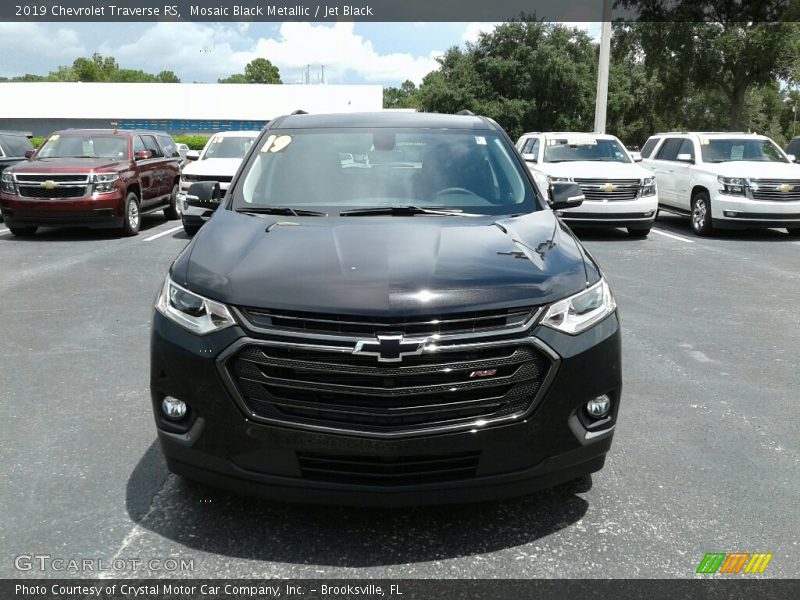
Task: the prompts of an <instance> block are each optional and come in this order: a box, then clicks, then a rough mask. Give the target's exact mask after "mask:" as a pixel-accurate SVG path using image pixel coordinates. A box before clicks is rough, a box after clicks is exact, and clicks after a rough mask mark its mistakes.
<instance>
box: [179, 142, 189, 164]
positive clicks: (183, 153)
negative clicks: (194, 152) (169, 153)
mask: <svg viewBox="0 0 800 600" xmlns="http://www.w3.org/2000/svg"><path fill="white" fill-rule="evenodd" d="M175 146H176V147H177V148H178V154H180V156H181V166H183V165H185V164H186V162H187V158H186V155H187V154H188V153H189V152H190V150H189V146H188V145H187V144H175Z"/></svg>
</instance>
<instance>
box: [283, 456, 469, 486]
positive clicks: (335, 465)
mask: <svg viewBox="0 0 800 600" xmlns="http://www.w3.org/2000/svg"><path fill="white" fill-rule="evenodd" d="M479 459H480V453H479V452H462V453H458V454H447V455H433V456H403V457H376V456H328V455H325V454H305V453H299V452H298V454H297V460H298V462H299V464H300V472H301V475H302V476H303V478H304V479H310V480H313V481H326V482H336V483H349V484H356V485H359V484H360V485H381V486H397V485H414V484H422V483H434V482H442V481H457V480H460V479H469V478H471V477H474V476H475V472H476V471H477V468H478V460H479Z"/></svg>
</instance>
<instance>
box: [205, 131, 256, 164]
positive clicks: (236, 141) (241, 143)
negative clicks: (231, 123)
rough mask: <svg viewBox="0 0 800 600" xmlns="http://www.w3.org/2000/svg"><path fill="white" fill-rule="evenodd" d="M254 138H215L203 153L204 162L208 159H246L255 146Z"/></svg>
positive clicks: (219, 136)
mask: <svg viewBox="0 0 800 600" xmlns="http://www.w3.org/2000/svg"><path fill="white" fill-rule="evenodd" d="M253 140H255V138H254V137H244V136H236V137H234V136H221V135H218V136H215V137H213V138H211V141H210V142H209V143H208V146H206V151H205V152H204V153H203V160H205V159H206V158H244V155H245V154H247V151H248V150H249V149H250V146H252V145H253Z"/></svg>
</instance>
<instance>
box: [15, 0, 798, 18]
mask: <svg viewBox="0 0 800 600" xmlns="http://www.w3.org/2000/svg"><path fill="white" fill-rule="evenodd" d="M605 2H608V3H610V5H611V6H610V12H607V13H604V11H603V5H604V0H558V1H554V0H491V1H490V2H487V0H311V1H309V0H299V1H298V0H295V1H292V0H287V1H285V2H282V1H277V2H276V1H273V0H38V1H37V0H3V1H2V2H0V21H61V22H68V21H81V22H87V21H217V22H219V21H276V22H279V21H322V22H325V21H331V22H333V21H376V22H389V21H401V22H402V21H405V22H416V21H434V22H436V21H439V22H442V21H447V22H451V21H487V22H494V21H505V20H511V19H519V18H527V19H532V18H535V19H538V20H541V21H559V22H598V21H603V20H605V19H604V14H605V15H606V16H607V15H608V14H610V17H611V18H610V20H612V21H618V20H620V21H636V20H644V21H719V20H725V21H743V22H750V21H760V22H768V21H797V20H800V1H798V0H749V1H748V0H605Z"/></svg>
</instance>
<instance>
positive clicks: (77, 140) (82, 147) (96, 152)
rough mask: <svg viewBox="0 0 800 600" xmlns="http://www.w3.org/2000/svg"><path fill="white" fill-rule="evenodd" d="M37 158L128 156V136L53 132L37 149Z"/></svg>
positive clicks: (122, 158)
mask: <svg viewBox="0 0 800 600" xmlns="http://www.w3.org/2000/svg"><path fill="white" fill-rule="evenodd" d="M36 157H37V158H110V159H112V160H126V159H127V158H128V138H127V137H120V136H115V135H77V134H76V135H72V134H68V135H64V134H61V135H59V134H53V135H51V136H50V137H49V138H48V139H47V141H46V142H45V143H44V144H43V145H42V147H41V148H40V149H39V152H38V154H37V155H36Z"/></svg>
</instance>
